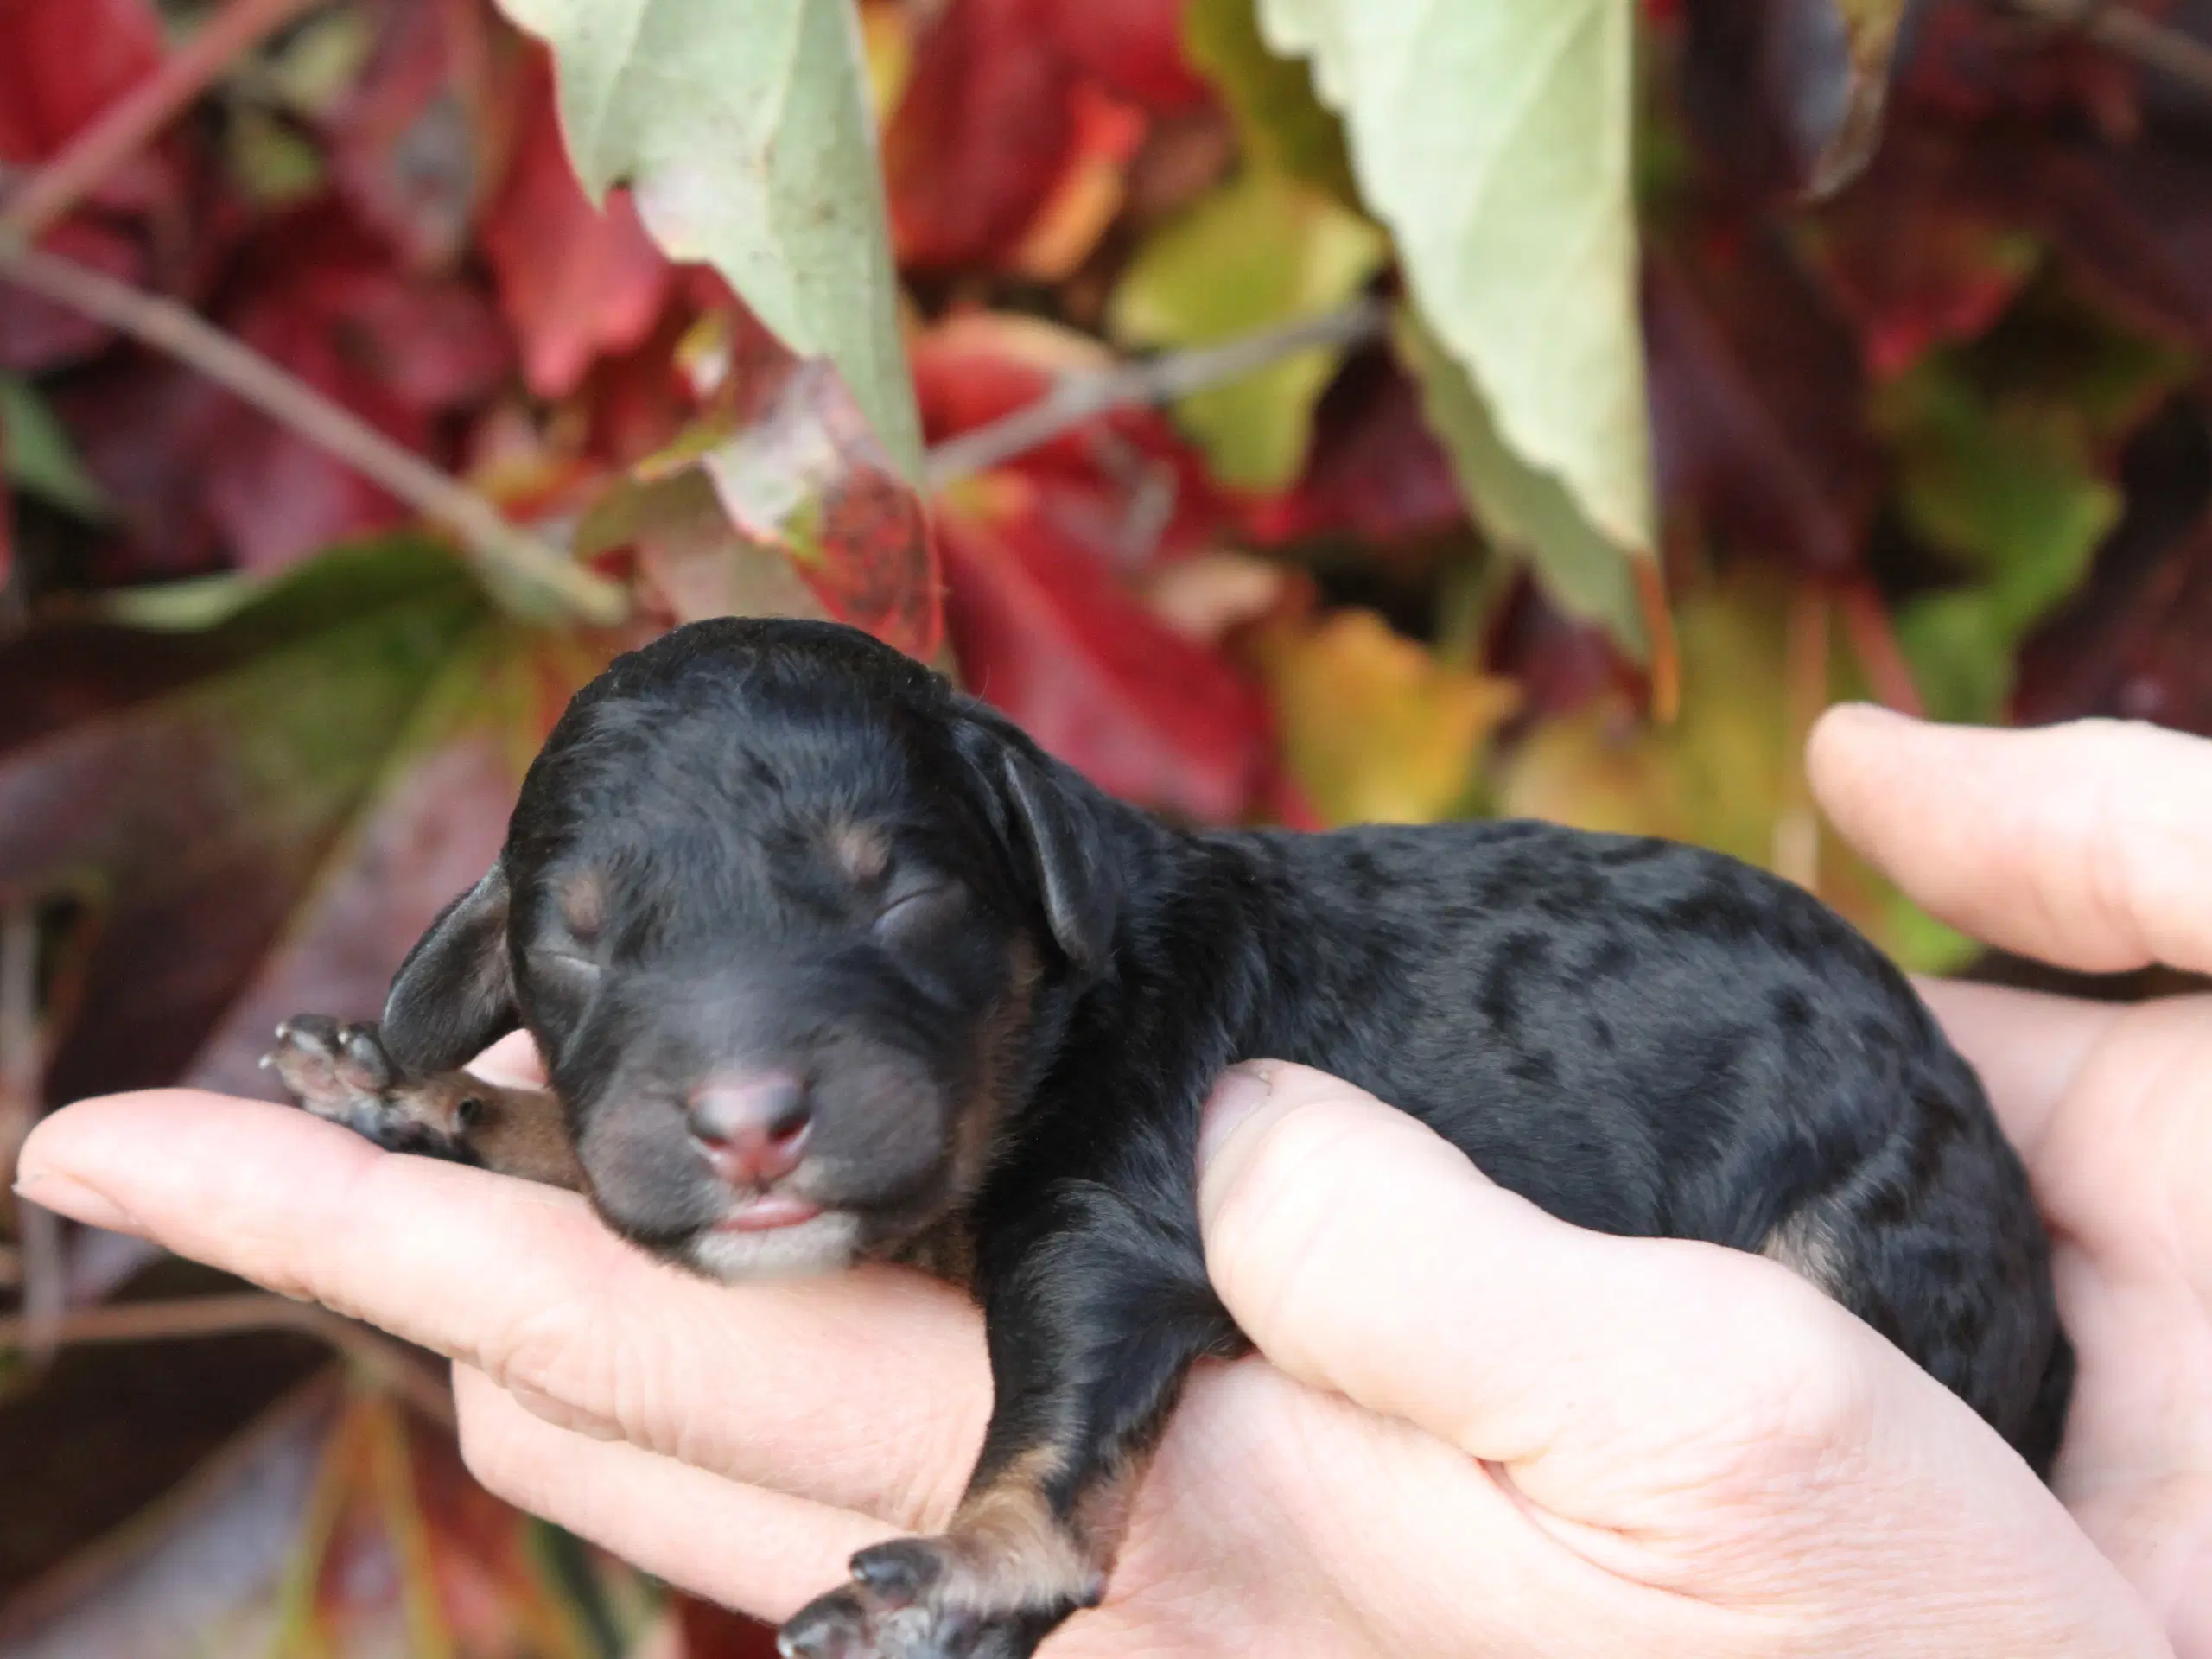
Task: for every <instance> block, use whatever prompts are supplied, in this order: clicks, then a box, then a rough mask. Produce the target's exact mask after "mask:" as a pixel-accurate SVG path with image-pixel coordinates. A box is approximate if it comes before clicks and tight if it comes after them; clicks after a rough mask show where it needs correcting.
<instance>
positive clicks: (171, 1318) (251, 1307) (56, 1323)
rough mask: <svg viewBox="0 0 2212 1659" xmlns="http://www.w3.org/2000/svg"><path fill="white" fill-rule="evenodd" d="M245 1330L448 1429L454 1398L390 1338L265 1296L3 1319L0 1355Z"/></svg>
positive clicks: (251, 1293)
mask: <svg viewBox="0 0 2212 1659" xmlns="http://www.w3.org/2000/svg"><path fill="white" fill-rule="evenodd" d="M246 1331H297V1332H302V1334H304V1335H307V1336H311V1337H318V1338H321V1339H322V1340H323V1341H324V1342H327V1343H328V1344H330V1345H331V1346H332V1347H333V1348H335V1349H336V1350H338V1351H340V1353H342V1354H344V1355H345V1356H346V1357H347V1358H348V1359H350V1360H352V1361H353V1363H355V1364H356V1365H359V1367H360V1368H361V1370H363V1371H364V1372H365V1373H366V1374H367V1375H368V1376H370V1377H371V1378H372V1380H374V1381H375V1382H377V1383H380V1384H383V1385H384V1386H385V1387H387V1388H389V1389H391V1391H392V1392H393V1393H395V1394H397V1395H399V1396H400V1397H401V1398H402V1399H404V1400H405V1401H406V1402H407V1403H408V1404H409V1405H410V1406H412V1407H414V1408H416V1410H417V1411H419V1412H421V1413H422V1414H423V1415H424V1416H426V1417H429V1418H430V1419H431V1420H432V1421H436V1422H440V1423H443V1424H445V1425H446V1426H447V1427H451V1426H452V1424H453V1421H454V1415H453V1396H452V1395H450V1394H449V1393H448V1391H447V1389H445V1387H444V1385H443V1384H442V1383H439V1382H438V1381H437V1379H436V1378H435V1377H433V1376H430V1375H429V1373H428V1372H426V1371H425V1370H423V1367H422V1366H421V1365H419V1364H417V1363H416V1362H415V1361H414V1360H412V1359H410V1358H409V1357H408V1356H407V1352H406V1351H405V1350H404V1349H403V1348H402V1347H401V1346H400V1345H399V1344H397V1343H396V1342H394V1341H392V1340H391V1338H389V1337H386V1336H385V1335H383V1334H382V1333H381V1332H376V1331H372V1330H370V1329H369V1328H368V1327H367V1326H365V1325H357V1324H355V1323H354V1322H353V1320H351V1319H341V1318H340V1317H339V1316H338V1315H337V1314H335V1313H332V1312H331V1311H330V1310H329V1309H327V1308H325V1307H319V1306H315V1304H314V1303H312V1302H296V1301H293V1300H290V1299H289V1298H288V1297H283V1296H276V1295H271V1294H269V1293H267V1292H265V1291H241V1292H238V1293H237V1294H232V1295H225V1296H187V1297H180V1298H177V1299H175V1300H167V1301H158V1302H116V1303H111V1304H108V1305H107V1306H100V1307H84V1308H77V1309H75V1310H73V1311H72V1312H70V1313H64V1314H62V1315H61V1316H60V1318H59V1319H55V1320H53V1321H51V1322H50V1323H49V1324H48V1325H47V1327H46V1328H45V1329H44V1330H42V1331H37V1332H35V1331H34V1330H33V1328H32V1321H31V1320H30V1319H27V1318H24V1317H22V1316H21V1315H15V1314H10V1315H0V1350H5V1349H10V1348H19V1347H22V1346H23V1345H24V1344H25V1343H26V1342H27V1341H29V1339H30V1338H33V1337H34V1336H42V1337H45V1338H48V1339H49V1340H51V1341H52V1342H53V1343H54V1344H55V1345H57V1346H62V1347H67V1346H70V1345H72V1344H77V1343H84V1342H169V1341H175V1340H178V1339H180V1338H190V1337H216V1336H230V1335H234V1334H236V1333H238V1332H246Z"/></svg>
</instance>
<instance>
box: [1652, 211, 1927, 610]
mask: <svg viewBox="0 0 2212 1659" xmlns="http://www.w3.org/2000/svg"><path fill="white" fill-rule="evenodd" d="M1645 269H1646V277H1645V283H1644V307H1643V315H1644V332H1645V343H1646V350H1647V352H1648V353H1649V364H1650V385H1651V404H1652V430H1653V436H1654V440H1655V447H1656V451H1657V460H1658V470H1659V482H1660V489H1661V494H1662V502H1663V505H1664V509H1665V511H1666V512H1667V514H1668V516H1669V518H1670V519H1674V520H1675V521H1677V522H1680V521H1681V519H1683V518H1687V519H1688V521H1689V522H1691V523H1693V524H1700V525H1702V526H1703V527H1704V528H1705V529H1707V531H1710V532H1711V533H1712V534H1713V536H1714V537H1716V538H1717V539H1719V541H1720V542H1722V543H1725V544H1727V545H1731V546H1733V547H1736V548H1738V549H1740V550H1744V551H1746V552H1751V553H1756V554H1759V555H1763V556H1767V557H1770V558H1779V559H1784V560H1787V561H1789V563H1793V564H1795V565H1796V566H1797V567H1798V568H1799V569H1805V570H1811V571H1817V572H1821V573H1822V574H1825V575H1834V574H1838V573H1840V572H1842V571H1845V570H1848V569H1852V568H1853V567H1854V566H1855V565H1856V563H1857V562H1858V559H1859V544H1860V540H1861V537H1862V535H1863V533H1864V531H1865V530H1866V524H1867V522H1868V520H1869V519H1870V518H1871V517H1872V513H1873V510H1874V506H1875V504H1876V502H1877V501H1878V499H1879V498H1880V495H1881V492H1882V488H1883V484H1884V467H1883V464H1882V458H1881V456H1880V454H1879V453H1878V451H1877V450H1876V449H1875V448H1874V446H1873V442H1872V439H1871V438H1870V437H1869V436H1868V435H1867V433H1866V426H1865V417H1864V413H1863V410H1862V404H1863V402H1864V394H1865V376H1864V375H1863V373H1862V372H1861V371H1860V368H1859V359H1858V354H1857V352H1856V351H1855V349H1854V347H1853V340H1852V338H1851V334H1850V331H1849V328H1848V327H1847V325H1846V324H1845V322H1844V321H1843V320H1842V319H1841V318H1840V316H1838V315H1836V314H1835V312H1834V308H1833V306H1832V305H1831V304H1830V303H1829V302H1828V301H1827V298H1826V296H1824V295H1822V294H1821V291H1820V289H1818V288H1817V287H1815V285H1814V284H1813V283H1811V282H1810V281H1809V280H1808V277H1807V276H1806V273H1805V272H1804V270H1803V269H1802V267H1801V266H1800V265H1799V264H1797V262H1796V259H1795V257H1793V256H1792V255H1791V254H1790V253H1789V250H1788V249H1787V248H1786V246H1785V245H1783V241H1782V239H1781V238H1780V235H1779V234H1778V232H1776V231H1774V230H1773V229H1772V228H1771V227H1769V226H1752V227H1751V228H1749V229H1747V230H1745V231H1743V232H1735V233H1726V232H1719V231H1716V230H1713V229H1711V228H1707V227H1699V228H1698V229H1697V230H1695V231H1694V232H1692V233H1691V234H1690V235H1688V236H1684V237H1681V238H1679V239H1678V240H1676V241H1675V242H1674V243H1673V244H1671V245H1670V244H1667V243H1662V242H1656V241H1655V242H1654V244H1653V245H1651V247H1650V249H1649V256H1648V257H1647V260H1646V266H1645Z"/></svg>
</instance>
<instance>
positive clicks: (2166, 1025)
mask: <svg viewBox="0 0 2212 1659" xmlns="http://www.w3.org/2000/svg"><path fill="white" fill-rule="evenodd" d="M2024 1139H2025V1140H2026V1144H2025V1146H2024V1151H2025V1153H2026V1154H2027V1157H2028V1160H2029V1165H2030V1168H2031V1172H2032V1173H2033V1174H2034V1177H2035V1180H2036V1185H2037V1196H2038V1198H2040V1199H2041V1201H2042V1203H2043V1205H2044V1209H2045V1211H2046V1213H2047V1214H2048V1216H2049V1217H2050V1222H2051V1224H2052V1226H2053V1228H2054V1230H2056V1234H2057V1235H2058V1243H2057V1256H2056V1271H2057V1274H2058V1283H2059V1294H2060V1302H2061V1306H2062V1308H2063V1313H2064V1315H2065V1319H2066V1321H2067V1325H2068V1327H2069V1330H2070V1331H2071V1332H2072V1333H2073V1336H2074V1339H2075V1344H2076V1345H2077V1347H2078V1348H2079V1350H2080V1352H2081V1362H2082V1363H2081V1376H2080V1381H2079V1383H2078V1384H2077V1387H2076V1390H2075V1402H2074V1408H2073V1411H2072V1414H2071V1416H2070V1419H2069V1424H2068V1430H2067V1438H2066V1445H2065V1449H2064V1452H2063V1455H2062V1458H2061V1459H2060V1463H2059V1467H2058V1471H2057V1476H2056V1487H2057V1490H2058V1492H2059V1495H2060V1496H2061V1497H2063V1499H2064V1500H2065V1502H2066V1504H2067V1507H2068V1508H2069V1510H2071V1511H2072V1512H2073V1514H2074V1516H2075V1518H2076V1519H2077V1520H2078V1521H2079V1522H2081V1524H2082V1529H2083V1530H2085V1531H2086V1532H2088V1535H2090V1536H2091V1537H2092V1538H2093V1539H2094V1540H2095V1541H2096V1542H2097V1543H2098V1545H2099V1547H2100V1548H2102V1549H2103V1550H2104V1552H2105V1553H2106V1554H2107V1555H2109V1556H2110V1557H2112V1559H2113V1560H2114V1561H2115V1562H2117V1563H2118V1564H2119V1565H2120V1567H2122V1569H2123V1570H2124V1571H2126V1573H2127V1575H2128V1577H2129V1578H2130V1579H2131V1580H2133V1582H2134V1584H2135V1586H2136V1587H2137V1588H2138V1589H2139V1591H2141V1592H2143V1593H2144V1595H2145V1597H2146V1598H2147V1599H2150V1600H2151V1602H2152V1605H2153V1606H2154V1607H2156V1608H2158V1611H2161V1612H2162V1613H2163V1614H2164V1616H2165V1620H2166V1625H2167V1629H2168V1630H2169V1631H2170V1633H2171V1635H2172V1637H2173V1638H2174V1640H2175V1643H2176V1644H2177V1647H2178V1648H2179V1649H2180V1650H2181V1651H2183V1652H2184V1653H2189V1652H2197V1651H2208V1652H2212V1185H2208V1184H2207V1183H2206V1181H2205V1179H2204V1174H2205V1172H2206V1171H2208V1170H2212V997H2190V998H2186V999H2177V1000H2175V1001H2169V1002H2164V1003H2154V1004H2151V1005H2148V1006H2145V1007H2138V1008H2133V1009H2129V1010H2126V1012H2124V1013H2120V1014H2115V1015H2113V1016H2112V1017H2111V1019H2110V1021H2109V1024H2108V1027H2107V1029H2106V1030H2105V1032H2104V1033H2103V1034H2102V1036H2101V1038H2100V1039H2097V1040H2096V1041H2095V1042H2094V1046H2092V1047H2091V1048H2090V1050H2089V1052H2088V1054H2087V1056H2086V1058H2084V1060H2083V1062H2082V1065H2081V1067H2080V1069H2079V1070H2078V1071H2076V1072H2075V1075H2074V1077H2073V1078H2072V1080H2071V1082H2070V1083H2069V1084H2068V1085H2067V1086H2066V1087H2065V1088H2064V1089H2063V1092H2062V1093H2061V1094H2060V1095H2059V1096H2058V1097H2057V1100H2056V1104H2055V1105H2054V1106H2053V1107H2051V1109H2050V1115H2049V1117H2048V1119H2047V1120H2046V1121H2045V1122H2044V1124H2043V1125H2042V1126H2041V1129H2040V1132H2039V1133H2038V1134H2036V1135H2033V1136H2032V1137H2024Z"/></svg>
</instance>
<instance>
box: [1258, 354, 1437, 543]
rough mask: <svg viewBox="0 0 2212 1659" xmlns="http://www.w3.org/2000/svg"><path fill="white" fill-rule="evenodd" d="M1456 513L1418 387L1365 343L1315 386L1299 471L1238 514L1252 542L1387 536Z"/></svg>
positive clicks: (1423, 528) (1429, 528) (1417, 531)
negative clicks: (1281, 489) (1316, 401)
mask: <svg viewBox="0 0 2212 1659" xmlns="http://www.w3.org/2000/svg"><path fill="white" fill-rule="evenodd" d="M1466 518H1467V509H1466V504H1465V498H1464V497H1463V496H1461V494H1460V493H1459V481H1458V480H1457V479H1456V478H1455V477H1454V476H1453V475H1452V463H1451V461H1449V460H1448V459H1447V458H1446V455H1445V454H1444V451H1443V449H1442V448H1440V446H1439V445H1438V443H1437V442H1436V439H1435V437H1434V436H1433V435H1432V434H1431V433H1430V431H1429V429H1428V423H1427V421H1426V420H1425V419H1423V418H1422V416H1421V394H1420V392H1419V391H1417V390H1416V389H1415V388H1414V384H1413V382H1412V381H1411V380H1410V379H1409V378H1407V376H1406V375H1405V373H1404V372H1402V371H1401V370H1400V369H1399V368H1398V366H1397V364H1396V362H1395V359H1392V358H1391V357H1390V356H1389V353H1383V352H1367V353H1360V354H1359V355H1358V356H1357V357H1355V358H1354V359H1352V360H1351V362H1350V363H1348V364H1347V365H1345V367H1344V372H1343V373H1342V374H1340V375H1338V377H1337V379H1336V382H1335V384H1334V385H1332V386H1331V387H1330V388H1329V390H1328V391H1326V392H1325V393H1323V394H1322V397H1321V402H1320V405H1319V408H1318V409H1317V410H1315V412H1314V418H1313V447H1312V448H1311V450H1310V451H1309V453H1308V454H1307V456H1306V470H1305V472H1304V474H1302V475H1301V476H1300V479H1299V480H1298V481H1297V483H1296V484H1294V485H1293V486H1291V488H1290V489H1289V490H1288V491H1287V492H1285V493H1283V494H1282V495H1281V496H1277V497H1273V498H1269V499H1264V500H1261V501H1258V502H1255V503H1254V504H1253V505H1252V506H1251V508H1250V510H1249V512H1248V514H1247V516H1246V521H1247V523H1248V524H1249V526H1250V528H1251V531H1252V534H1253V535H1254V536H1255V537H1257V538H1258V539H1259V540H1261V541H1262V542H1283V541H1292V540H1295V539H1298V538H1300V537H1308V536H1353V537H1359V538H1361V539H1362V540H1364V541H1370V542H1376V543H1384V544H1388V543H1397V542H1407V541H1414V540H1418V539H1420V538H1421V537H1427V536H1433V535H1435V534H1437V533H1439V532H1440V531H1446V530H1449V529H1451V528H1452V526H1454V525H1455V524H1465V522H1466Z"/></svg>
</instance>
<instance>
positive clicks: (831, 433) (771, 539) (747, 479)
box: [699, 358, 944, 658]
mask: <svg viewBox="0 0 2212 1659" xmlns="http://www.w3.org/2000/svg"><path fill="white" fill-rule="evenodd" d="M738 396H739V403H738V406H737V410H736V418H735V429H734V433H733V434H732V435H731V436H730V437H728V438H727V439H725V440H724V441H723V442H721V443H719V444H716V445H715V447H714V448H712V449H710V450H708V451H707V452H706V453H705V454H702V456H700V458H699V464H700V465H701V466H702V467H704V468H705V470H706V474H707V476H708V478H709V480H710V481H711V482H712V484H713V486H714V490H715V496H716V498H717V499H719V500H720V501H721V506H722V510H723V512H726V513H727V514H728V516H729V520H730V522H731V523H732V524H734V525H735V526H736V527H737V529H738V531H739V532H740V533H741V534H742V535H744V536H745V537H747V538H749V539H750V540H752V541H753V542H756V543H762V544H765V545H767V546H771V547H774V548H776V549H778V550H779V551H781V552H782V553H783V554H784V555H785V556H786V557H788V558H789V559H790V560H791V564H792V566H793V568H794V569H797V570H798V574H799V575H800V577H801V578H802V579H803V580H804V582H806V585H807V586H808V588H810V589H811V590H812V591H813V593H814V595H815V597H816V598H817V599H818V600H820V601H821V602H822V605H823V608H824V609H826V610H827V611H828V612H829V614H830V615H831V616H833V617H835V618H836V619H837V620H839V621H841V622H849V623H850V624H852V625H853V626H855V627H859V628H865V629H867V630H868V632H870V633H873V634H874V635H875V636H876V637H877V638H878V639H881V640H883V641H885V642H886V643H887V644H888V645H895V646H897V647H898V648H899V650H901V651H903V652H907V653H908V654H910V655H912V656H915V657H920V658H928V657H931V656H933V655H934V654H935V653H936V652H937V648H938V643H939V641H940V639H941V638H942V633H943V626H944V616H943V611H942V609H941V607H940V606H939V603H938V598H939V595H938V586H939V584H938V572H937V554H936V548H935V543H934V540H933V538H932V537H931V531H930V523H929V515H928V513H927V512H925V509H924V508H923V505H922V502H921V499H920V497H919V496H918V495H917V494H916V493H915V492H914V489H913V486H912V485H910V484H908V483H907V482H906V480H905V479H903V478H901V477H900V476H899V474H898V473H897V471H896V470H895V469H894V468H893V466H892V464H891V461H890V458H889V456H887V454H885V453H884V450H883V447H882V445H881V444H880V442H877V440H876V437H875V435H874V432H873V431H871V430H870V429H869V428H868V418H867V416H864V415H862V414H861V409H860V405H859V404H857V403H855V401H854V399H853V396H852V393H851V391H849V390H848V388H847V387H846V385H845V383H844V381H843V379H842V378H840V376H839V375H838V373H837V371H836V367H835V366H834V365H832V364H831V363H830V362H829V359H827V358H806V359H786V360H785V362H783V363H781V364H778V365H772V366H768V367H766V368H765V369H764V370H761V371H756V372H753V373H750V374H748V375H747V376H746V377H745V378H744V381H743V382H742V383H741V385H740V387H739V389H738Z"/></svg>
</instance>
